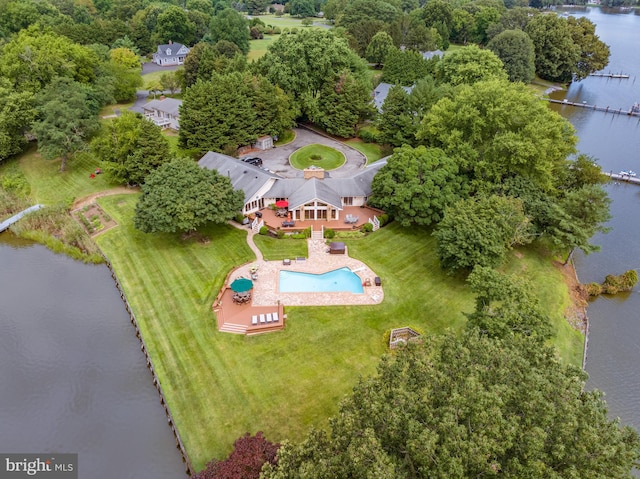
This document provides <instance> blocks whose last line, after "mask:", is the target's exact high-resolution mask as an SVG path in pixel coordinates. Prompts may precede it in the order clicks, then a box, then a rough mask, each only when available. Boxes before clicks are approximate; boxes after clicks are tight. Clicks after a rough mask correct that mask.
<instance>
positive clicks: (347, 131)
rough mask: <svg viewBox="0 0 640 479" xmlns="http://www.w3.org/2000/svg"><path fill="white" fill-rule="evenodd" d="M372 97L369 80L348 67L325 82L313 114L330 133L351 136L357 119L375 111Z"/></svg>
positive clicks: (318, 122)
mask: <svg viewBox="0 0 640 479" xmlns="http://www.w3.org/2000/svg"><path fill="white" fill-rule="evenodd" d="M370 101H371V85H370V83H369V82H368V81H364V80H362V79H359V78H356V77H355V76H354V75H353V73H351V72H350V71H345V72H342V73H341V74H340V75H338V76H336V77H335V79H334V82H333V83H325V85H324V87H323V89H322V91H321V92H320V96H319V98H318V102H317V105H318V109H317V111H316V112H315V113H313V114H312V115H311V116H310V118H311V120H312V121H313V122H314V123H316V124H317V125H320V126H322V128H324V129H325V130H326V131H327V133H330V134H332V135H337V136H341V137H343V138H350V137H353V136H355V133H356V128H357V126H358V123H359V122H360V121H361V120H363V119H365V118H366V117H369V116H372V115H373V107H372V106H371V104H370Z"/></svg>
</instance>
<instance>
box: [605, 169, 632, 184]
mask: <svg viewBox="0 0 640 479" xmlns="http://www.w3.org/2000/svg"><path fill="white" fill-rule="evenodd" d="M602 174H603V175H607V176H608V177H609V178H611V179H612V180H615V181H624V182H625V183H631V184H634V185H640V178H638V177H636V176H631V175H623V174H620V173H614V172H612V171H610V172H609V173H605V172H604V171H603V172H602Z"/></svg>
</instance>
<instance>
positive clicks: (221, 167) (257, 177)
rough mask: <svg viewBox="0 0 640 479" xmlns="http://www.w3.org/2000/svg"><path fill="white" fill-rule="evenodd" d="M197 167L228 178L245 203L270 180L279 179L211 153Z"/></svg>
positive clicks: (238, 161)
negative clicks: (240, 192) (241, 194)
mask: <svg viewBox="0 0 640 479" xmlns="http://www.w3.org/2000/svg"><path fill="white" fill-rule="evenodd" d="M198 165H200V167H201V168H209V169H210V170H218V173H220V174H221V175H226V176H228V177H229V178H230V179H231V184H232V185H233V188H234V189H235V190H242V191H243V192H244V201H245V203H246V202H247V201H249V200H251V199H252V198H253V196H254V195H255V194H256V192H257V191H258V190H259V189H260V188H262V186H264V184H265V183H266V182H267V181H269V180H270V179H271V178H279V176H278V175H276V174H274V173H270V172H268V171H267V170H263V169H262V168H258V167H257V166H253V165H250V164H249V163H245V162H243V161H240V160H236V159H235V158H232V157H230V156H227V155H223V154H221V153H214V152H213V151H210V152H208V153H207V154H206V155H204V156H203V157H202V158H201V159H200V161H198Z"/></svg>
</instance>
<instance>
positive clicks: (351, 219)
mask: <svg viewBox="0 0 640 479" xmlns="http://www.w3.org/2000/svg"><path fill="white" fill-rule="evenodd" d="M359 218H360V217H359V216H353V215H347V216H345V217H344V222H345V223H346V224H348V225H354V224H356V223H357V222H358V219H359Z"/></svg>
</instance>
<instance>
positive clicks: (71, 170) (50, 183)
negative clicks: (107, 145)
mask: <svg viewBox="0 0 640 479" xmlns="http://www.w3.org/2000/svg"><path fill="white" fill-rule="evenodd" d="M99 166H100V162H99V161H98V160H97V159H95V158H94V157H93V155H91V154H90V153H79V154H77V155H76V157H75V158H73V159H71V160H69V161H67V167H66V170H65V171H64V172H62V173H60V160H59V159H58V160H45V159H44V158H42V157H41V156H40V154H39V153H38V152H37V150H36V148H35V147H33V148H30V149H29V150H28V151H27V152H26V153H24V154H23V155H22V156H21V157H20V169H21V170H22V172H23V173H24V175H25V176H26V178H27V180H28V181H29V184H30V185H31V197H32V198H33V200H34V201H35V202H36V203H44V204H47V205H53V204H57V203H60V202H64V203H71V202H72V201H73V200H74V199H76V198H82V197H84V196H87V195H90V194H92V193H96V192H98V191H102V190H106V189H109V188H111V187H112V186H114V185H111V184H110V183H109V182H108V181H107V178H106V175H96V177H95V178H93V179H91V178H90V175H91V173H93V172H94V171H95V170H96V168H98V167H99Z"/></svg>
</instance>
